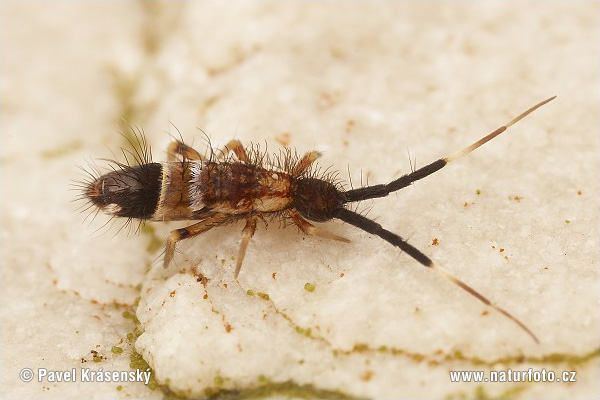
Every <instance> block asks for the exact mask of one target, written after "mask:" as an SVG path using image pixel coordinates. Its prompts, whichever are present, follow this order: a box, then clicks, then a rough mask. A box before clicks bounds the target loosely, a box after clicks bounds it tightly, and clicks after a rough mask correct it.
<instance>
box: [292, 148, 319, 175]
mask: <svg viewBox="0 0 600 400" xmlns="http://www.w3.org/2000/svg"><path fill="white" fill-rule="evenodd" d="M319 157H321V153H319V152H318V151H309V152H308V153H306V154H305V155H304V156H302V158H301V159H300V160H299V161H298V163H297V164H296V165H295V166H294V168H293V169H292V172H291V174H290V175H292V177H296V178H297V177H299V176H300V175H302V173H303V172H304V171H306V170H307V169H308V167H310V165H311V164H312V163H313V162H315V160H316V159H317V158H319Z"/></svg>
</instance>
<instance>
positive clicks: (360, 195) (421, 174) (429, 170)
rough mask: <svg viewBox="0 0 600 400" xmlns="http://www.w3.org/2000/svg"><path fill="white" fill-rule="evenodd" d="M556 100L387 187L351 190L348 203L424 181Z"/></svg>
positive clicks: (376, 186) (539, 104)
mask: <svg viewBox="0 0 600 400" xmlns="http://www.w3.org/2000/svg"><path fill="white" fill-rule="evenodd" d="M555 98H556V96H554V97H551V98H549V99H546V100H544V101H542V102H540V103H538V104H536V105H535V106H533V107H531V108H530V109H528V110H527V111H525V112H523V113H522V114H520V115H519V116H518V117H516V118H514V119H513V120H511V121H510V122H509V123H507V124H506V125H503V126H501V127H499V128H498V129H496V130H495V131H493V132H492V133H490V134H489V135H487V136H485V137H483V138H481V139H480V140H478V141H477V142H475V143H473V144H472V145H470V146H468V147H466V148H464V149H463V150H461V151H458V152H456V153H454V154H451V155H449V156H447V157H443V158H440V159H439V160H437V161H434V162H432V163H431V164H429V165H426V166H424V167H422V168H419V169H417V170H416V171H413V172H411V173H410V174H406V175H404V176H401V177H400V178H398V179H396V180H394V181H392V182H390V183H388V184H387V185H374V186H367V187H364V188H360V189H354V190H349V191H347V192H345V194H344V195H345V198H346V202H347V203H350V202H354V201H360V200H366V199H374V198H377V197H385V196H387V195H388V194H390V193H392V192H395V191H397V190H400V189H402V188H405V187H406V186H408V185H410V184H411V183H413V182H415V181H418V180H419V179H423V178H425V177H426V176H429V175H431V174H433V173H434V172H436V171H439V170H440V169H442V168H444V167H445V166H446V165H447V164H448V163H450V162H452V161H455V160H457V159H459V158H461V157H462V156H465V155H467V154H469V153H470V152H472V151H473V150H475V149H477V148H478V147H480V146H482V145H483V144H485V143H487V142H489V141H490V140H492V139H493V138H495V137H496V136H498V135H500V134H501V133H502V132H504V131H506V130H507V129H508V128H510V127H511V126H512V125H514V124H516V123H517V122H519V121H520V120H521V119H523V118H525V117H526V116H527V115H529V114H531V113H532V112H534V111H535V110H537V109H538V108H540V107H541V106H543V105H544V104H546V103H548V102H550V101H552V100H554V99H555Z"/></svg>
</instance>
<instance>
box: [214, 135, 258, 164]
mask: <svg viewBox="0 0 600 400" xmlns="http://www.w3.org/2000/svg"><path fill="white" fill-rule="evenodd" d="M229 152H233V153H235V156H236V157H237V158H238V160H240V161H243V162H245V163H247V162H250V159H249V158H248V153H246V149H245V148H244V145H243V144H242V142H240V141H239V140H237V139H233V140H230V141H229V143H227V144H226V145H225V147H223V150H220V151H219V155H218V157H217V158H218V159H219V160H222V159H224V158H225V157H226V156H227V154H229Z"/></svg>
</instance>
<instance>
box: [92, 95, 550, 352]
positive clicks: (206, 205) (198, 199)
mask: <svg viewBox="0 0 600 400" xmlns="http://www.w3.org/2000/svg"><path fill="white" fill-rule="evenodd" d="M555 97H556V96H554V97H551V98H549V99H547V100H544V101H542V102H540V103H538V104H536V105H535V106H533V107H531V108H529V109H528V110H527V111H525V112H523V113H522V114H520V115H519V116H517V117H516V118H514V119H513V120H511V121H510V122H508V123H507V124H505V125H503V126H501V127H499V128H498V129H496V130H494V131H493V132H492V133H490V134H488V135H486V136H484V137H483V138H482V139H480V140H478V141H477V142H475V143H473V144H471V145H470V146H468V147H466V148H464V149H463V150H461V151H458V152H456V153H453V154H450V155H449V156H446V157H443V158H440V159H439V160H436V161H434V162H432V163H430V164H428V165H426V166H424V167H422V168H418V169H415V170H413V171H412V172H410V173H408V174H406V175H403V176H401V177H400V178H398V179H396V180H393V181H391V182H389V183H387V184H379V185H367V186H364V187H361V188H357V189H350V190H345V189H344V188H343V187H342V185H341V183H340V182H339V181H338V180H337V178H336V176H337V174H336V173H335V172H331V171H321V170H320V169H319V168H318V167H317V166H316V164H315V161H316V160H317V158H319V157H320V155H321V154H320V153H319V152H317V151H310V152H308V153H306V154H304V155H303V156H301V157H300V156H299V155H298V154H297V153H296V152H294V151H293V150H291V149H289V148H284V149H283V150H281V152H280V153H279V154H273V155H269V154H268V153H267V152H264V151H260V149H259V148H258V146H256V145H250V146H248V147H244V146H243V145H242V144H241V143H240V142H239V141H238V140H232V141H230V142H229V143H228V144H227V145H226V146H225V147H224V148H223V149H220V150H214V149H212V148H209V154H208V155H202V154H200V153H199V152H198V151H196V150H195V149H193V148H192V147H190V146H188V145H186V144H185V143H183V140H175V141H173V142H172V143H171V144H170V145H169V147H168V151H167V152H168V160H167V161H166V162H161V163H158V162H153V161H152V160H151V158H152V157H151V152H150V148H149V146H148V145H147V142H146V139H145V137H144V135H143V132H142V131H139V132H138V133H134V135H135V139H129V140H130V144H134V143H133V142H132V141H137V143H136V144H137V146H134V150H133V151H132V152H129V156H130V158H131V157H132V158H133V161H134V162H133V163H130V162H127V163H126V164H122V163H118V162H114V161H113V162H112V170H111V171H110V172H108V173H106V174H103V175H101V174H100V173H99V172H98V170H97V169H93V170H91V171H89V172H88V176H87V178H86V180H85V181H84V182H81V183H80V187H81V188H82V193H81V197H82V198H85V199H86V200H87V201H89V203H90V204H89V205H90V206H92V207H96V208H97V209H98V210H101V211H103V212H105V213H107V214H109V215H111V216H113V217H124V218H128V222H129V221H131V220H132V219H138V220H141V221H147V220H149V221H157V222H161V221H181V220H190V221H198V222H196V223H194V224H192V225H190V226H187V227H185V228H180V229H175V230H173V231H171V233H170V235H169V237H168V238H167V242H166V246H165V251H164V266H165V268H166V267H167V266H168V265H169V264H170V262H171V261H172V259H173V256H174V253H175V246H176V244H177V242H179V241H181V240H184V239H189V238H192V237H194V236H197V235H200V234H202V233H204V232H206V231H208V230H210V229H212V228H215V227H218V226H222V225H226V224H229V223H232V222H235V221H239V220H244V221H245V222H246V224H245V226H244V228H243V229H242V241H241V245H240V248H239V251H238V254H237V265H236V269H235V277H236V278H237V276H238V274H239V272H240V269H241V267H242V263H243V260H244V256H245V254H246V249H247V247H248V243H249V242H250V239H251V238H252V236H253V235H254V232H255V230H256V226H257V223H258V221H259V220H263V221H265V222H266V220H265V219H266V218H267V217H269V218H274V219H280V220H284V221H287V222H290V221H291V223H293V224H295V225H296V226H297V227H298V228H299V229H300V231H302V232H303V233H305V234H306V235H311V236H320V237H323V238H326V239H334V240H339V241H342V242H349V240H348V239H346V238H344V237H342V236H338V235H336V234H334V233H332V232H329V231H327V230H325V229H322V228H320V227H317V226H315V225H313V224H312V223H311V222H327V221H330V220H333V219H339V220H342V221H344V222H346V223H348V224H350V225H353V226H355V227H357V228H359V229H362V230H363V231H365V232H368V233H370V234H372V235H376V236H378V237H380V238H381V239H383V240H385V241H387V242H388V243H390V244H391V245H393V246H396V247H398V248H400V249H401V250H402V251H403V252H404V253H406V254H408V255H409V256H410V257H412V258H413V259H414V260H416V261H417V262H419V263H420V264H421V265H423V266H425V267H427V268H429V269H431V270H433V271H435V272H436V273H438V274H440V275H441V276H443V277H444V278H446V279H447V280H449V281H450V282H452V283H454V284H455V285H457V286H459V287H460V288H462V289H463V290H465V291H466V292H468V293H469V294H471V295H472V296H474V297H475V298H476V299H478V300H479V301H481V302H482V303H484V304H486V305H488V306H489V307H491V308H493V309H495V310H496V311H498V312H500V313H501V314H503V315H504V316H506V317H507V318H509V319H510V320H512V321H513V322H514V323H516V324H517V325H518V326H519V327H520V328H521V329H523V330H524V331H525V332H526V333H527V334H528V335H529V336H530V337H531V338H532V339H533V340H534V341H535V342H537V343H539V340H538V338H537V337H536V335H535V334H534V333H533V332H532V331H531V330H530V329H529V328H528V327H527V326H525V324H523V323H522V322H521V321H520V320H518V319H517V318H516V317H514V316H513V315H512V314H510V313H509V312H507V311H506V310H504V309H503V308H501V307H499V306H498V305H496V304H494V303H492V302H491V301H490V300H488V299H487V298H486V297H485V296H483V295H482V294H480V293H479V292H478V291H476V290H475V289H473V288H472V287H471V286H469V285H467V284H466V283H464V282H463V281H461V280H459V279H457V278H456V277H454V276H453V275H452V274H451V273H450V272H449V271H448V270H447V269H445V268H442V267H441V266H439V265H437V264H435V263H434V262H433V261H432V260H431V259H430V258H429V257H428V256H426V255H425V254H424V253H423V252H422V251H420V250H419V249H417V248H416V247H414V246H413V245H411V244H410V243H408V242H407V241H406V240H405V239H403V238H402V237H400V236H399V235H397V234H395V233H393V232H390V231H389V230H387V229H385V228H383V227H382V226H381V225H380V224H379V223H377V222H375V221H373V220H371V219H369V218H367V217H366V216H364V215H361V214H360V213H357V212H356V211H354V210H352V209H350V208H349V205H350V204H352V203H356V202H359V201H362V200H368V199H375V198H380V197H385V196H387V195H389V194H390V193H393V192H396V191H398V190H400V189H403V188H405V187H407V186H409V185H410V184H412V183H413V182H415V181H418V180H420V179H423V178H425V177H427V176H429V175H431V174H433V173H435V172H437V171H439V170H440V169H442V168H444V167H445V166H446V165H448V164H449V163H451V162H453V161H456V160H458V159H459V158H461V157H463V156H465V155H467V154H469V153H470V152H472V151H473V150H475V149H477V148H478V147H480V146H482V145H483V144H485V143H487V142H489V141H490V140H492V139H493V138H495V137H496V136H498V135H500V134H501V133H503V132H504V131H506V130H507V129H508V128H509V127H511V126H512V125H514V124H515V123H517V122H518V121H520V120H521V119H522V118H524V117H525V116H527V115H529V114H530V113H532V112H533V111H535V110H536V109H538V108H539V107H541V106H543V105H544V104H546V103H548V102H550V101H552V100H553V99H554V98H555ZM124 155H125V156H126V158H127V155H128V154H127V153H124Z"/></svg>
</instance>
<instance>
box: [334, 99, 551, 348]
mask: <svg viewBox="0 0 600 400" xmlns="http://www.w3.org/2000/svg"><path fill="white" fill-rule="evenodd" d="M555 98H556V96H554V97H551V98H549V99H547V100H544V101H542V102H541V103H538V104H536V105H535V106H533V107H531V108H530V109H528V110H527V111H525V112H524V113H522V114H520V115H519V116H518V117H516V118H514V119H513V120H512V121H510V122H509V123H507V124H506V125H504V126H501V127H499V128H498V129H496V130H495V131H493V132H492V133H490V134H489V135H487V136H485V137H483V138H482V139H480V140H478V141H477V142H475V143H473V144H472V145H470V146H468V147H466V148H465V149H463V150H461V151H458V152H456V153H454V154H451V155H449V156H447V157H444V158H440V159H439V160H437V161H434V162H432V163H431V164H429V165H426V166H424V167H422V168H419V169H417V170H416V171H413V172H411V173H409V174H406V175H404V176H402V177H400V178H398V179H396V180H394V181H392V182H390V183H388V184H387V185H373V186H367V187H364V188H360V189H353V190H349V191H347V192H344V193H343V202H344V203H352V202H356V201H361V200H367V199H374V198H378V197H385V196H387V195H388V194H390V193H392V192H395V191H397V190H400V189H402V188H405V187H407V186H408V185H410V184H411V183H413V182H415V181H418V180H419V179H423V178H425V177H426V176H429V175H431V174H433V173H434V172H436V171H439V170H440V169H442V168H444V167H445V166H446V165H447V164H448V163H450V162H452V161H455V160H457V159H459V158H461V157H463V156H465V155H467V154H469V153H470V152H472V151H473V150H475V149H477V148H478V147H480V146H482V145H483V144H485V143H487V142H489V141H490V140H492V139H493V138H495V137H496V136H498V135H500V134H501V133H502V132H504V131H506V130H507V129H508V128H509V127H511V126H512V125H514V124H516V123H517V122H519V121H520V120H521V119H523V118H524V117H526V116H527V115H529V114H531V113H532V112H533V111H535V110H537V109H538V108H540V107H541V106H543V105H544V104H546V103H548V102H550V101H552V100H554V99H555ZM333 217H334V218H338V219H340V220H342V221H344V222H347V223H349V224H350V225H354V226H355V227H357V228H360V229H362V230H363V231H365V232H368V233H370V234H372V235H376V236H379V237H380V238H382V239H383V240H385V241H387V242H388V243H390V244H391V245H393V246H396V247H398V248H399V249H400V250H402V251H403V252H405V253H406V254H408V255H409V256H411V257H412V258H414V259H415V260H416V261H417V262H419V263H420V264H422V265H424V266H425V267H427V268H430V269H432V270H434V271H436V272H437V273H438V274H440V275H441V276H443V277H444V278H446V279H447V280H449V281H450V282H452V283H454V284H455V285H457V286H459V287H460V288H462V289H463V290H465V291H466V292H468V293H469V294H471V295H472V296H474V297H475V298H477V300H479V301H481V302H482V303H484V304H485V305H488V306H490V307H492V308H493V309H494V310H496V311H498V312H500V313H501V314H504V316H506V317H507V318H509V319H510V320H512V321H513V322H514V323H516V324H517V325H519V326H520V327H521V329H523V330H524V331H525V332H527V334H528V335H529V336H531V338H532V339H533V340H535V342H536V343H538V344H539V342H540V341H539V339H538V338H537V336H535V334H534V333H533V332H532V331H531V330H530V329H529V328H527V327H526V326H525V324H523V323H522V322H521V321H519V320H518V319H517V318H515V317H514V316H513V315H512V314H510V313H509V312H508V311H506V310H504V309H503V308H501V307H499V306H497V305H496V304H494V303H492V302H491V301H490V300H489V299H488V298H486V297H485V296H483V295H482V294H481V293H479V292H478V291H476V290H475V289H473V288H472V287H471V286H469V285H467V284H466V283H464V282H462V281H461V280H459V279H458V278H456V277H454V276H453V275H452V274H451V273H450V272H449V271H448V270H446V269H445V268H443V267H441V266H439V265H436V264H435V263H434V262H433V261H432V260H431V259H430V258H429V257H427V256H426V255H425V254H423V253H422V252H421V251H420V250H419V249H417V248H416V247H414V246H413V245H411V244H409V243H408V242H407V241H406V240H404V239H402V238H401V237H400V236H398V235H396V234H395V233H392V232H390V231H388V230H387V229H385V228H383V227H382V226H381V225H380V224H378V223H377V222H375V221H372V220H370V219H369V218H367V217H365V216H363V215H360V214H358V213H356V212H354V211H351V210H348V209H346V208H343V207H339V208H337V209H335V210H334V211H333Z"/></svg>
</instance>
